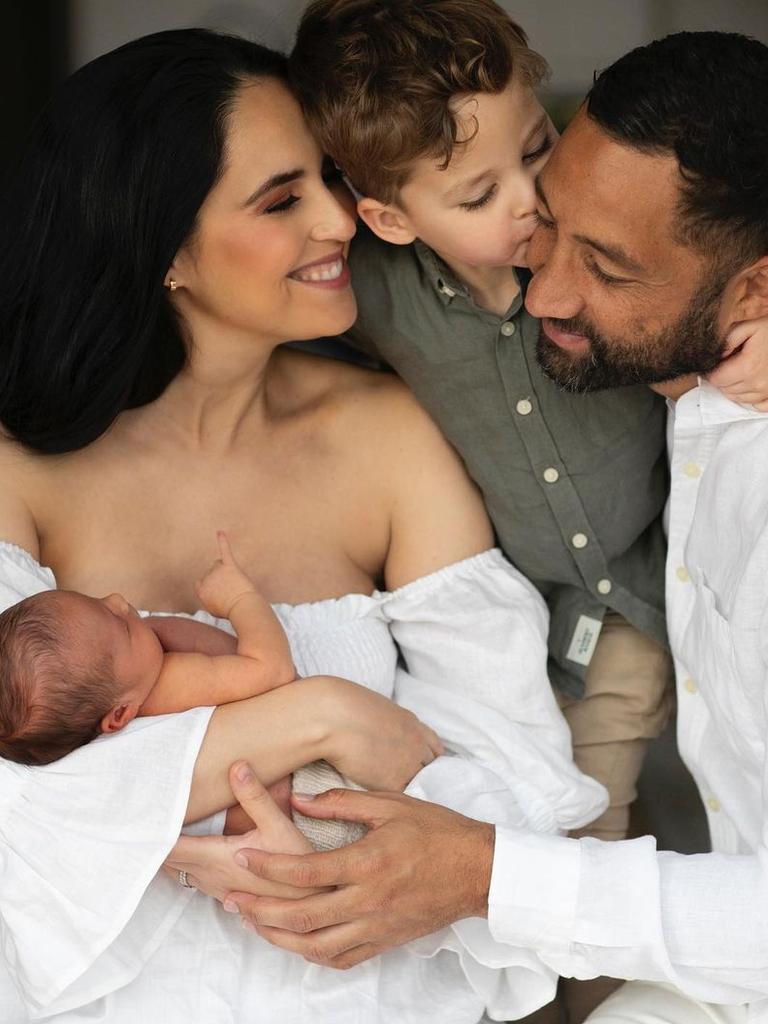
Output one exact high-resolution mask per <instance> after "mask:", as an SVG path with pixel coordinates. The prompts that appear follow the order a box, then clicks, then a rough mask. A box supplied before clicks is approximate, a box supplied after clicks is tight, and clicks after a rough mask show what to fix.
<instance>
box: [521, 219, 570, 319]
mask: <svg viewBox="0 0 768 1024" xmlns="http://www.w3.org/2000/svg"><path fill="white" fill-rule="evenodd" d="M528 264H529V266H530V268H531V270H532V271H533V277H532V279H531V282H530V284H529V285H528V289H527V291H526V294H525V307H526V309H527V310H528V312H529V313H530V314H531V316H535V317H538V318H539V319H540V320H541V319H544V318H545V317H550V318H552V319H554V320H567V319H569V318H570V317H573V316H577V315H578V313H579V312H580V311H581V307H582V302H581V298H580V296H579V294H578V290H577V288H576V286H575V282H574V280H573V274H572V272H571V271H570V270H569V267H568V263H567V261H566V260H564V259H563V258H562V257H560V256H559V255H558V254H557V252H556V250H555V247H554V245H552V244H551V243H549V242H548V240H547V238H546V229H544V228H541V227H539V228H537V229H536V231H535V232H534V233H533V237H532V238H531V241H530V242H529V243H528Z"/></svg>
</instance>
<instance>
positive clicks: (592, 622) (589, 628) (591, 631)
mask: <svg viewBox="0 0 768 1024" xmlns="http://www.w3.org/2000/svg"><path fill="white" fill-rule="evenodd" d="M602 628H603V624H602V622H601V621H600V619H592V618H590V616H589V615H580V616H579V621H578V622H577V623H576V629H574V631H573V636H572V637H571V646H570V647H569V648H568V653H567V654H566V658H567V659H568V660H569V661H575V662H576V664H577V665H588V664H589V663H590V661H592V655H593V654H594V653H595V647H596V646H597V638H598V637H599V636H600V630H601V629H602Z"/></svg>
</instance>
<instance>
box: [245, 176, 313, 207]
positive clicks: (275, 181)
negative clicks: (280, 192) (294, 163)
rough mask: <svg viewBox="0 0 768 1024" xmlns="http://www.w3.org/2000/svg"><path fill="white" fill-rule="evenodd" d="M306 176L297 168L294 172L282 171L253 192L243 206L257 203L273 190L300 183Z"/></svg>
mask: <svg viewBox="0 0 768 1024" xmlns="http://www.w3.org/2000/svg"><path fill="white" fill-rule="evenodd" d="M305 174H306V171H304V170H303V169H302V168H301V167H297V168H296V169H295V170H293V171H281V172H280V173H279V174H273V175H272V177H271V178H267V180H266V181H265V182H262V184H261V185H259V187H258V188H257V189H256V191H255V192H253V193H252V194H251V195H250V196H249V197H248V198H247V199H246V201H245V202H244V203H243V206H250V205H251V204H252V203H256V202H258V201H259V199H261V198H263V196H266V195H268V194H269V193H270V192H271V191H272V190H273V189H275V188H280V186H281V185H288V184H290V182H292V181H298V180H299V179H301V178H303V177H304V175H305Z"/></svg>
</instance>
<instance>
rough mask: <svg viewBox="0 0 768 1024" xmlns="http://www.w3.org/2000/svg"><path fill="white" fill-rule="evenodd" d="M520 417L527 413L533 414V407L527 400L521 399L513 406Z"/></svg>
mask: <svg viewBox="0 0 768 1024" xmlns="http://www.w3.org/2000/svg"><path fill="white" fill-rule="evenodd" d="M515 408H516V409H517V411H518V412H519V413H520V415H521V416H527V415H528V413H529V412H533V406H532V405H531V403H530V402H529V401H528V399H527V398H521V399H520V401H519V402H518V403H517V405H516V406H515Z"/></svg>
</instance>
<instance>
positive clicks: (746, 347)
mask: <svg viewBox="0 0 768 1024" xmlns="http://www.w3.org/2000/svg"><path fill="white" fill-rule="evenodd" d="M707 380H708V381H709V383H710V384H712V385H714V387H716V388H719V389H720V390H721V391H722V392H723V394H725V395H727V396H728V398H730V399H732V400H733V401H734V402H739V403H740V404H741V405H754V407H755V408H756V409H757V410H758V411H759V412H768V319H763V320H745V321H744V322H743V323H740V324H737V326H736V327H734V328H733V330H732V331H731V333H730V334H729V335H728V341H727V344H726V349H725V357H724V359H723V361H722V362H721V363H720V364H719V366H717V367H716V368H715V369H714V370H713V371H712V372H711V373H710V374H708V375H707Z"/></svg>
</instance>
